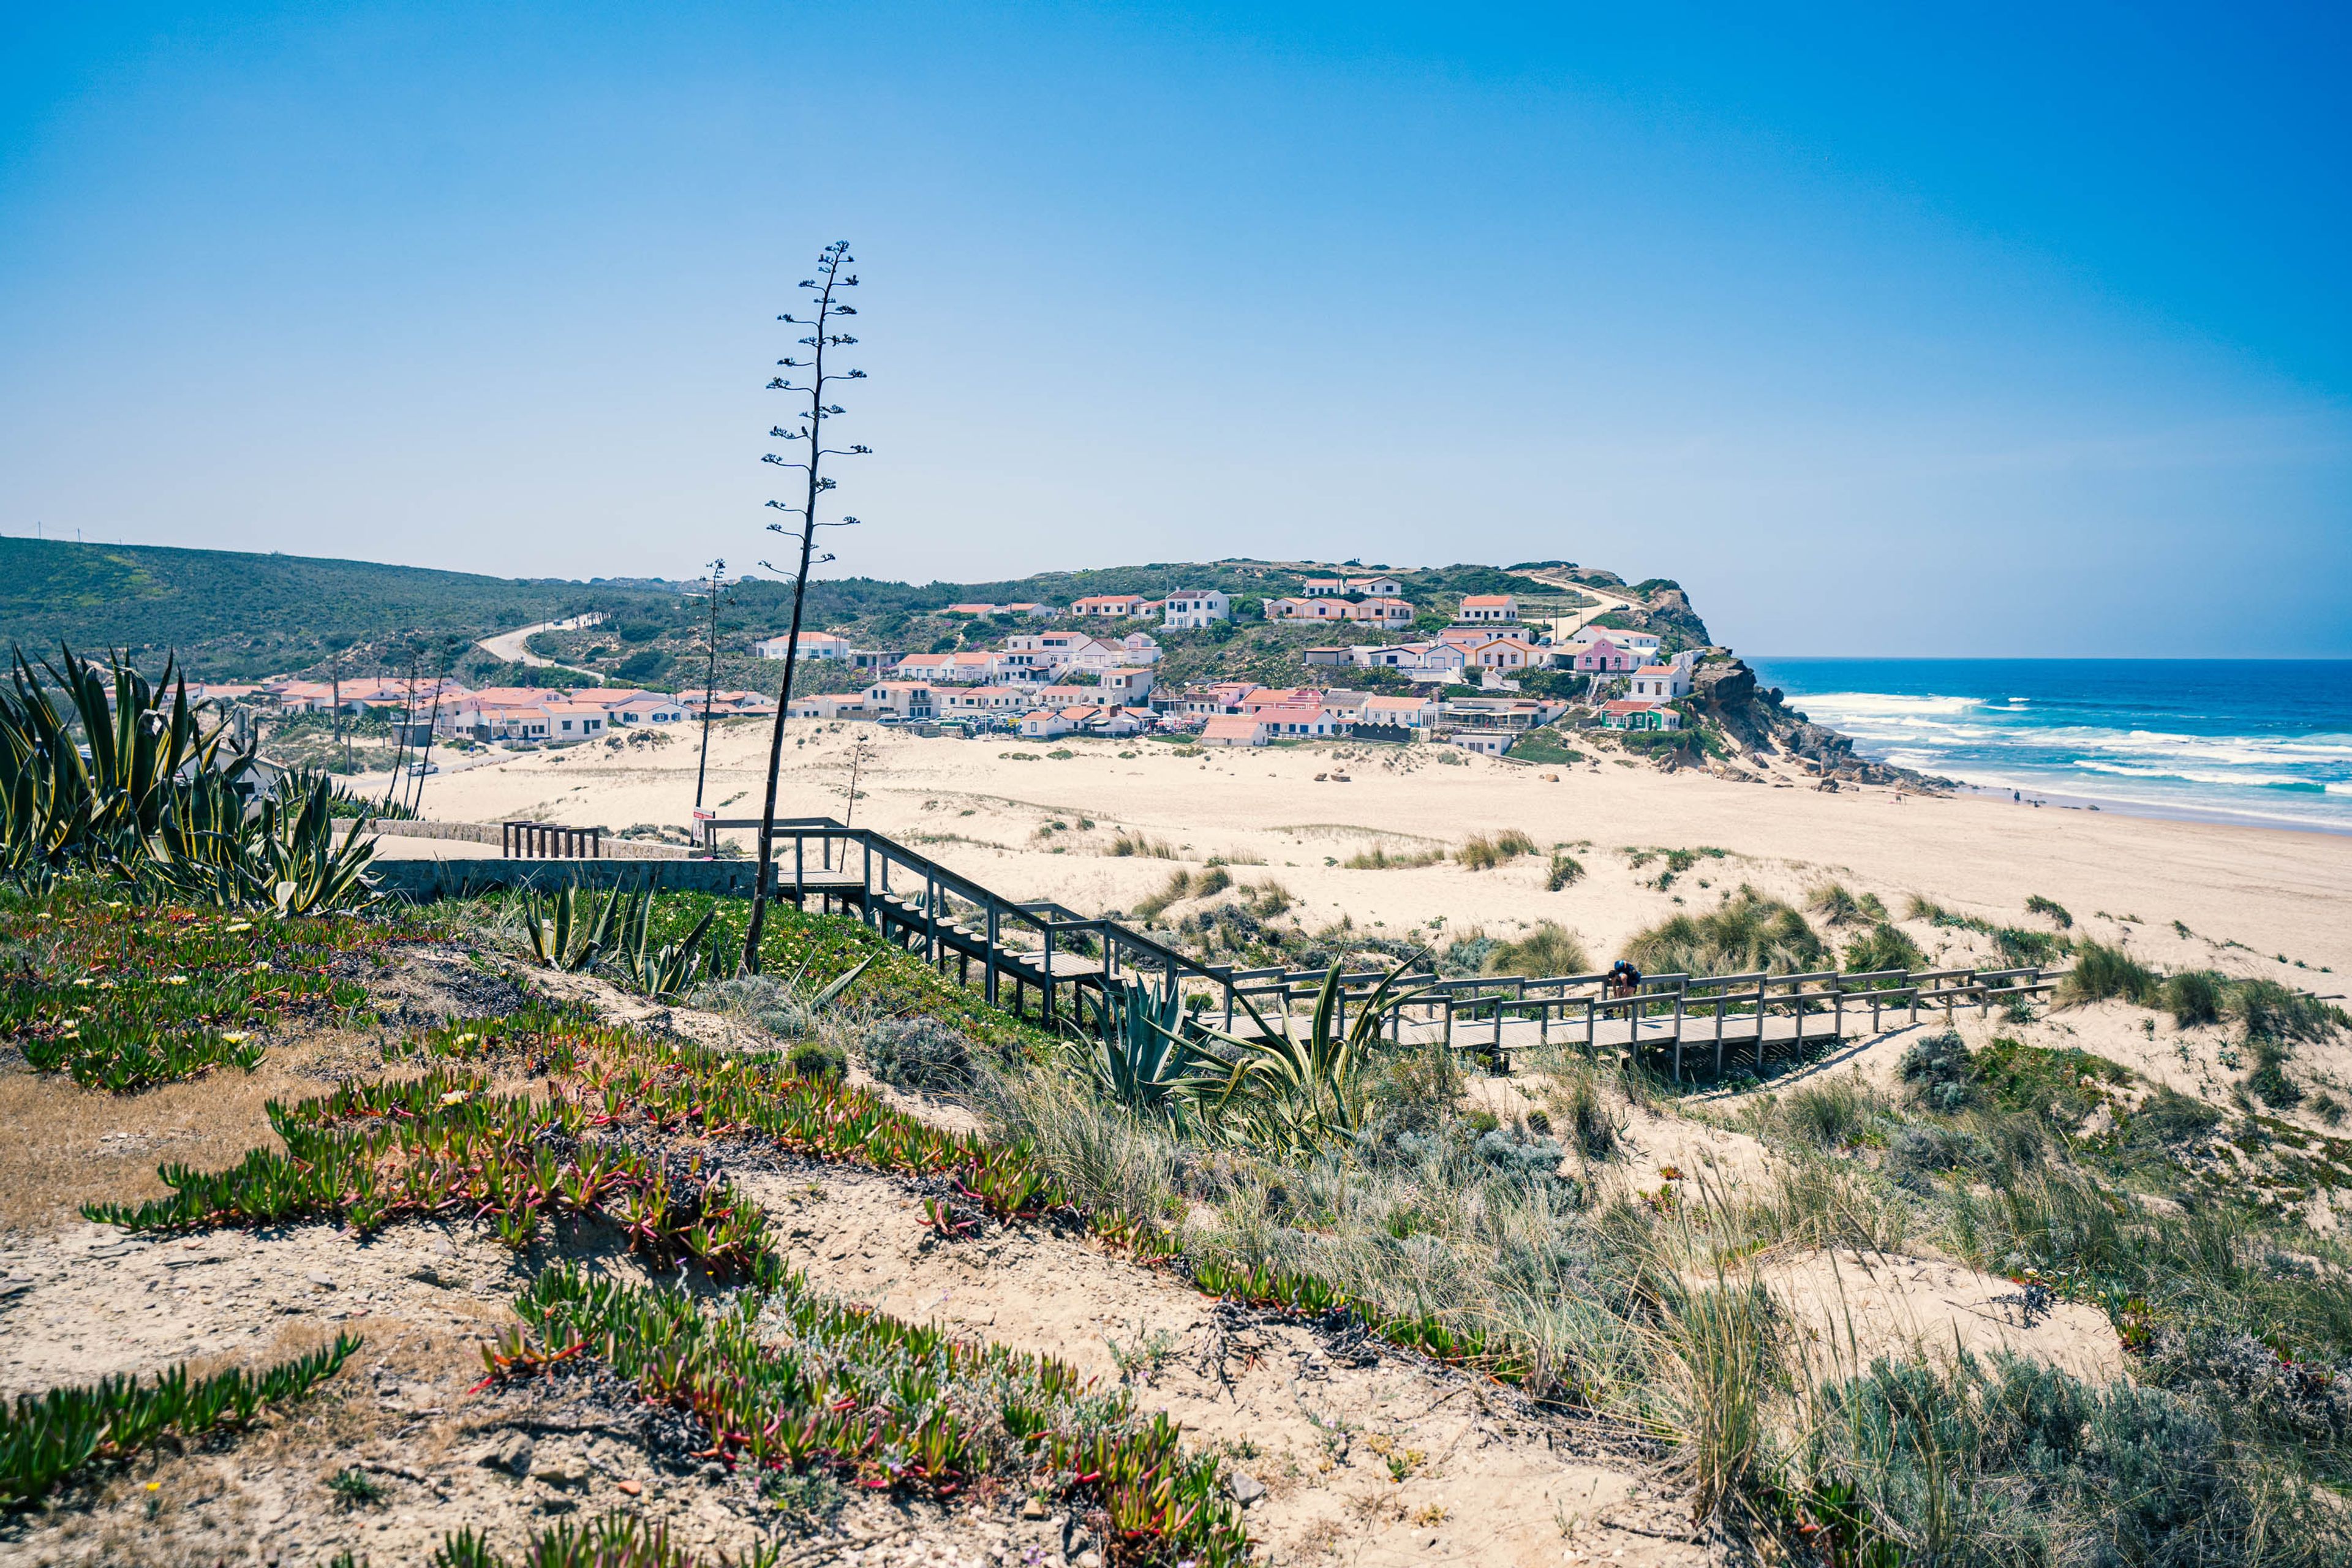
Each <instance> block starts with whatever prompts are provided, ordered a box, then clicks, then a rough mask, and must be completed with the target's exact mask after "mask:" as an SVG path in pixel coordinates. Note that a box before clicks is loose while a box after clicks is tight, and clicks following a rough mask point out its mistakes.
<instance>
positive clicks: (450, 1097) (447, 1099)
mask: <svg viewBox="0 0 2352 1568" xmlns="http://www.w3.org/2000/svg"><path fill="white" fill-rule="evenodd" d="M466 1100H467V1091H466V1090H465V1089H451V1090H450V1091H449V1092H448V1093H446V1094H445V1095H443V1096H442V1097H441V1103H442V1104H444V1105H463V1104H464V1103H465V1102H466Z"/></svg>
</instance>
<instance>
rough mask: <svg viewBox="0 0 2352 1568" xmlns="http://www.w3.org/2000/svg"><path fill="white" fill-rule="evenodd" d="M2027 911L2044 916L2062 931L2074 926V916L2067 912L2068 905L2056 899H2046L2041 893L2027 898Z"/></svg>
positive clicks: (2030, 913)
mask: <svg viewBox="0 0 2352 1568" xmlns="http://www.w3.org/2000/svg"><path fill="white" fill-rule="evenodd" d="M2025 912H2026V913H2027V914H2029V915H2041V916H2042V917H2043V918H2044V919H2046V920H2048V921H2049V922H2050V923H2051V924H2052V925H2054V926H2056V927H2057V928H2058V929H2059V930H2060V931H2070V930H2072V929H2073V928H2074V916H2073V915H2070V914H2068V913H2067V912H2066V906H2065V905H2063V904H2062V903H2060V902H2058V900H2055V899H2045V898H2043V897H2042V895H2041V894H2039V893H2036V894H2034V895H2033V896H2032V898H2030V899H2028V900H2025Z"/></svg>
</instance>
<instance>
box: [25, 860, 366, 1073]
mask: <svg viewBox="0 0 2352 1568" xmlns="http://www.w3.org/2000/svg"><path fill="white" fill-rule="evenodd" d="M116 892H117V889H112V888H110V887H108V886H107V885H105V884H103V883H99V882H96V881H94V880H92V879H84V878H75V879H68V880H66V881H63V882H59V883H57V884H55V885H54V886H53V887H52V888H51V889H50V891H49V893H48V895H47V897H45V898H34V897H29V896H26V895H24V894H19V893H14V892H0V942H6V943H7V944H8V946H9V948H10V949H11V951H12V953H13V962H14V963H15V964H16V966H17V973H16V976H15V977H14V978H13V979H12V980H11V982H10V984H8V985H7V986H6V988H5V990H0V1034H5V1035H7V1036H10V1037H13V1038H14V1039H15V1040H16V1042H17V1043H18V1044H19V1045H20V1046H21V1047H22V1048H23V1050H24V1052H25V1058H26V1061H27V1062H29V1063H30V1064H31V1065H32V1067H33V1068H35V1070H37V1071H40V1072H65V1073H69V1074H71V1075H72V1077H73V1079H74V1081H75V1082H76V1083H79V1084H80V1085H82V1086H83V1087H84V1088H86V1089H108V1090H111V1091H113V1092H115V1093H119V1094H120V1093H131V1092H134V1091H136V1090H139V1089H147V1088H151V1087H152V1086H153V1085H155V1084H159V1083H167V1082H170V1081H172V1080H173V1079H184V1078H190V1077H194V1075H196V1074H198V1073H202V1072H205V1071H208V1070H211V1069H212V1068H220V1067H228V1068H242V1069H245V1070H247V1071H250V1070H251V1069H252V1068H254V1067H255V1066H256V1065H257V1063H258V1062H259V1061H260V1060H261V1057H262V1049H263V1047H262V1044H261V1042H260V1040H259V1038H258V1037H259V1035H260V1034H261V1033H262V1032H264V1031H265V1030H267V1029H268V1028H269V1027H270V1026H274V1025H276V1024H277V1023H278V1022H279V1020H280V1019H281V1018H283V1017H284V1016H287V1015H289V1014H292V1015H296V1016H305V1015H310V1016H315V1015H319V1014H322V1013H326V1012H330V1011H332V1010H336V1009H352V1008H356V1007H359V1006H361V1005H363V1004H365V1002H366V1001H367V990H366V988H365V986H363V985H362V984H359V983H358V982H357V981H355V980H352V979H349V978H344V977H343V976H344V974H346V973H348V972H349V971H351V970H352V969H362V970H368V971H373V970H374V969H379V968H382V967H383V966H384V965H385V964H387V963H389V958H388V956H387V950H388V949H389V947H390V946H391V945H392V944H393V942H394V941H395V940H396V938H395V933H394V931H393V930H392V929H391V928H390V927H387V926H385V925H383V924H377V923H371V922H368V921H360V920H355V919H352V918H351V917H349V916H329V917H317V918H309V917H297V918H292V919H280V918H279V917H278V916H276V915H274V914H261V913H257V914H253V915H245V914H239V913H235V912H232V911H226V910H214V909H193V908H188V907H185V906H175V905H169V904H166V905H160V906H156V905H142V904H140V903H137V902H133V901H131V900H124V899H122V898H120V897H118V896H113V895H114V894H115V893H116Z"/></svg>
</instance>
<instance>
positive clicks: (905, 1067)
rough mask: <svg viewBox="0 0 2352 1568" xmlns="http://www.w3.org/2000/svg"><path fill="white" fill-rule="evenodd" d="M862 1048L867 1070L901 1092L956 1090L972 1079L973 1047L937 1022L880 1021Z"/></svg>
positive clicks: (922, 1019) (867, 1033)
mask: <svg viewBox="0 0 2352 1568" xmlns="http://www.w3.org/2000/svg"><path fill="white" fill-rule="evenodd" d="M860 1048H861V1052H862V1054H863V1055H864V1056H865V1058H866V1071H868V1072H870V1073H872V1074H873V1075H874V1076H875V1077H876V1078H878V1079H881V1080H882V1081H883V1082H884V1083H887V1084H895V1085H897V1086H898V1088H900V1089H918V1090H922V1091H926V1092H937V1091H940V1090H945V1089H961V1088H962V1087H963V1086H964V1084H965V1083H966V1082H968V1081H969V1080H970V1079H971V1047H970V1046H969V1044H968V1043H967V1042H966V1041H965V1039H964V1037H963V1036H961V1034H959V1033H957V1032H956V1031H955V1030H953V1029H951V1028H949V1027H948V1026H946V1025H944V1024H942V1023H940V1020H938V1019H937V1018H884V1019H881V1020H879V1021H877V1023H875V1024H874V1025H873V1026H871V1027H870V1028H868V1029H867V1030H866V1035H865V1038H864V1039H863V1040H862V1041H861V1042H860Z"/></svg>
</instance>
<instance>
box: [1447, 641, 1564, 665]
mask: <svg viewBox="0 0 2352 1568" xmlns="http://www.w3.org/2000/svg"><path fill="white" fill-rule="evenodd" d="M1466 654H1467V658H1468V660H1469V664H1470V667H1471V668H1476V669H1526V668H1529V667H1530V666H1539V665H1541V664H1543V663H1544V662H1545V660H1546V659H1547V658H1549V654H1548V652H1547V650H1546V649H1544V648H1541V647H1538V646H1537V645H1535V644H1534V643H1531V642H1529V641H1528V639H1527V638H1525V637H1490V638H1488V639H1487V640H1486V641H1485V642H1482V643H1480V644H1479V645H1478V646H1477V647H1473V648H1470V649H1467V650H1466Z"/></svg>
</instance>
